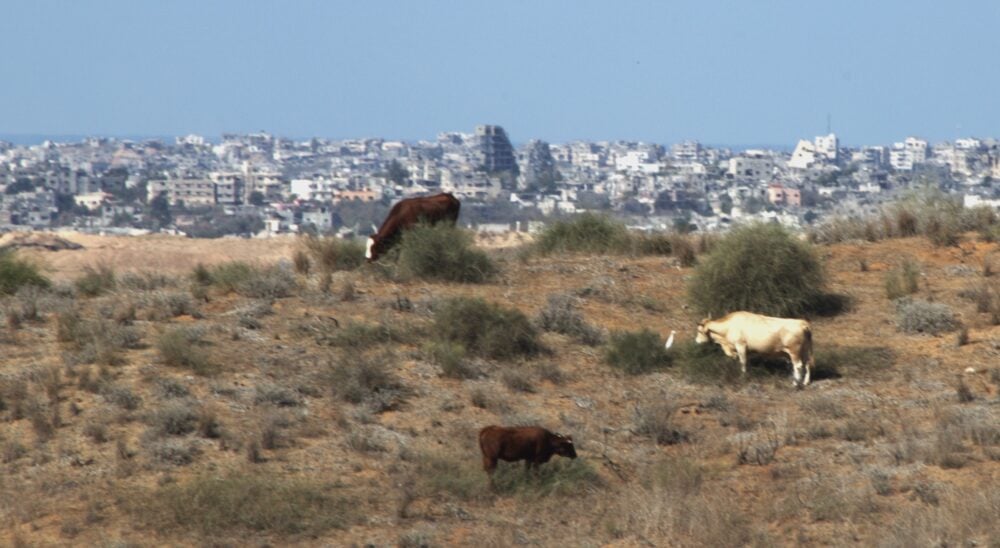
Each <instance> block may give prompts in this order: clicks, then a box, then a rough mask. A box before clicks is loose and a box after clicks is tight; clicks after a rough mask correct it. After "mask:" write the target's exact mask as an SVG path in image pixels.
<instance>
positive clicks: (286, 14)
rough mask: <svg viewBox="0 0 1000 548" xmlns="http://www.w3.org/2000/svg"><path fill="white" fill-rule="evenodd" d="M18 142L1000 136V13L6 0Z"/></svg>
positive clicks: (973, 9)
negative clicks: (501, 132)
mask: <svg viewBox="0 0 1000 548" xmlns="http://www.w3.org/2000/svg"><path fill="white" fill-rule="evenodd" d="M0 7H2V10H0V134H72V135H183V134H187V133H199V134H202V135H205V136H209V137H214V136H218V135H219V134H221V133H223V132H245V131H257V130H265V131H269V132H271V133H274V134H277V135H282V136H288V137H309V136H320V137H331V138H345V137H374V136H381V137H387V138H399V139H410V140H416V139H433V138H434V136H435V135H436V134H437V133H438V132H441V131H471V130H472V129H473V127H474V126H475V125H477V124H481V123H494V124H500V125H503V126H504V127H505V128H506V129H507V131H508V133H509V134H510V135H511V138H512V139H514V140H515V141H525V140H528V139H531V138H541V139H546V140H549V141H552V142H562V141H567V140H571V139H591V140H603V139H630V140H644V141H653V142H660V143H671V142H675V141H679V140H683V139H699V140H701V141H702V142H706V143H718V144H755V143H760V144H772V145H784V146H794V143H795V141H796V139H798V138H802V137H805V138H811V137H812V136H814V135H818V134H820V133H823V132H824V131H825V129H826V121H827V115H828V114H829V115H830V117H831V118H832V124H833V129H834V131H835V132H837V133H838V135H840V136H841V139H842V141H844V142H846V143H849V144H879V143H889V142H892V141H894V140H901V139H902V138H904V137H905V136H907V135H918V136H922V137H925V138H927V139H930V140H932V141H937V140H950V139H954V138H956V137H960V136H968V135H972V136H980V137H985V136H997V137H1000V100H998V99H997V95H996V94H997V90H998V89H1000V70H998V68H1000V33H998V32H996V28H998V25H1000V2H990V1H967V2H963V1H955V2H944V1H940V2H928V1H919V0H917V1H914V0H911V1H882V2H875V1H867V2H865V1H844V2H826V3H822V4H821V3H819V2H803V1H801V0H799V1H795V2H791V1H789V2H785V1H773V2H772V1H759V2H751V1H740V2H736V1H734V2H720V1H697V2H665V1H661V2H638V1H620V2H619V1H616V2H611V1H588V0H581V1H565V2H556V1H544V0H534V1H518V0H514V1H507V2H495V1H451V2H444V1H440V2H439V1H419V2H418V1H398V2H387V1H364V2H362V1H359V0H352V1H298V0H290V1H284V2H263V1H255V0H242V1H236V0H232V1H230V0H197V1H187V0H171V1H152V0H150V1H141V0H130V1H117V0H115V1H112V0H107V1H100V0H94V1H70V0H65V1H50V0H14V1H11V0H4V1H3V3H2V5H0Z"/></svg>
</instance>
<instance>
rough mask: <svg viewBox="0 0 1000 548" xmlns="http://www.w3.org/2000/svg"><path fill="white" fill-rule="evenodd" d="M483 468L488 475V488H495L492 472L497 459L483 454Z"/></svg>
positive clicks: (494, 470)
mask: <svg viewBox="0 0 1000 548" xmlns="http://www.w3.org/2000/svg"><path fill="white" fill-rule="evenodd" d="M483 470H486V475H487V476H488V477H489V480H490V488H491V489H496V484H495V483H494V482H493V473H494V472H496V470H497V459H491V458H489V457H487V456H486V455H483Z"/></svg>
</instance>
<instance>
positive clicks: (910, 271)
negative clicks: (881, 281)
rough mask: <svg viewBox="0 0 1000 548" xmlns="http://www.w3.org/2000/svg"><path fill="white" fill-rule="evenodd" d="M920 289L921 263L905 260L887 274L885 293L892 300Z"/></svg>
mask: <svg viewBox="0 0 1000 548" xmlns="http://www.w3.org/2000/svg"><path fill="white" fill-rule="evenodd" d="M918 289H920V265H918V264H917V263H915V262H913V261H909V260H907V261H903V265H902V266H900V267H899V268H897V269H895V270H893V271H891V272H889V273H888V274H886V276H885V294H886V296H887V297H889V300H890V301H894V300H896V299H899V298H901V297H906V296H907V295H912V294H914V293H916V292H917V290H918Z"/></svg>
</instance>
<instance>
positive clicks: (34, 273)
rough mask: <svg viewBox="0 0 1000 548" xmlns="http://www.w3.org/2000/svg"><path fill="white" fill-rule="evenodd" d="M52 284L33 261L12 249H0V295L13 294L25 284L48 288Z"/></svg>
mask: <svg viewBox="0 0 1000 548" xmlns="http://www.w3.org/2000/svg"><path fill="white" fill-rule="evenodd" d="M51 285H52V284H51V282H49V279H48V278H46V277H45V276H43V275H42V273H41V270H40V269H39V268H38V267H37V266H36V265H34V264H33V263H31V262H29V261H26V260H23V259H20V258H18V257H17V255H16V254H15V253H14V252H13V251H9V250H0V295H13V294H15V293H17V291H18V290H19V289H21V288H22V287H26V286H35V287H41V288H48V287H50V286H51Z"/></svg>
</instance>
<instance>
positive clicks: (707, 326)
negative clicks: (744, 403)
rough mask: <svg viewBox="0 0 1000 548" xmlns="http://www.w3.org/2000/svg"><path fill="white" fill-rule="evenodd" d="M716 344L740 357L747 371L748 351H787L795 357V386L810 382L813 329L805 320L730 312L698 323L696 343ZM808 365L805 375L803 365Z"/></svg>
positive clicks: (744, 371)
mask: <svg viewBox="0 0 1000 548" xmlns="http://www.w3.org/2000/svg"><path fill="white" fill-rule="evenodd" d="M709 341H712V342H715V343H717V344H718V345H719V346H721V347H722V351H723V352H725V353H726V355H727V356H729V357H730V358H736V359H739V360H740V365H741V366H742V370H743V373H744V374H746V372H747V352H748V351H750V352H757V353H759V354H781V353H784V354H787V355H788V357H789V358H790V359H791V360H792V370H793V375H794V385H795V386H796V387H798V388H802V387H804V386H805V385H807V384H809V374H810V370H811V368H812V367H813V366H814V365H815V363H814V360H813V352H812V328H811V327H810V326H809V322H807V321H806V320H797V319H790V318H772V317H770V316H761V315H760V314H754V313H752V312H730V313H729V314H727V315H726V316H725V317H723V318H719V319H718V320H711V319H708V318H706V319H704V320H702V321H701V323H699V324H698V335H697V336H696V337H695V342H697V343H698V344H704V343H707V342H709ZM803 365H805V376H804V377H803V375H802V367H803Z"/></svg>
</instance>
